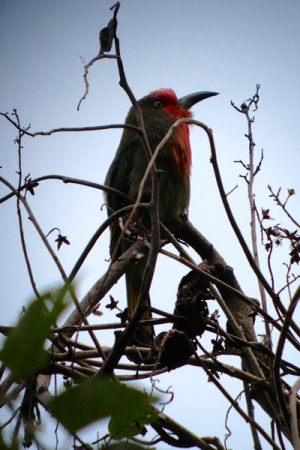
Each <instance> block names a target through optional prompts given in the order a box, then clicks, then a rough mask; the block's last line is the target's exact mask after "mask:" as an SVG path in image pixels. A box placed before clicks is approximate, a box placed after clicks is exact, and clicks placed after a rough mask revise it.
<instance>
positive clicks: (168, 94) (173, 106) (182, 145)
mask: <svg viewBox="0 0 300 450" xmlns="http://www.w3.org/2000/svg"><path fill="white" fill-rule="evenodd" d="M152 95H153V96H154V97H155V98H156V99H157V100H158V101H160V102H161V103H162V105H163V109H164V110H165V111H167V112H168V113H169V114H171V115H172V116H173V117H174V118H175V119H176V120H177V119H182V118H191V117H192V113H191V111H189V110H188V109H185V108H182V106H181V105H180V103H178V99H177V96H176V94H175V92H174V91H173V89H159V90H158V91H154V92H152ZM174 136H175V139H174V141H173V146H172V148H171V151H172V153H173V157H174V160H175V161H176V164H177V166H178V167H180V169H181V170H182V172H183V173H184V174H185V175H187V176H189V175H190V172H191V165H192V153H191V146H190V136H189V126H188V124H186V123H182V124H180V125H179V126H178V127H177V129H176V130H175V132H174Z"/></svg>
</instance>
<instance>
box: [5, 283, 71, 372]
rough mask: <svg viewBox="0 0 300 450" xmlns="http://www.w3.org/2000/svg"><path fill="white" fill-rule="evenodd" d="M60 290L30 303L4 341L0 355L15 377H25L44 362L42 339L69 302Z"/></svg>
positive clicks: (43, 340)
mask: <svg viewBox="0 0 300 450" xmlns="http://www.w3.org/2000/svg"><path fill="white" fill-rule="evenodd" d="M61 292H62V291H61V290H57V291H54V292H49V293H47V294H45V295H43V296H42V297H41V298H39V299H35V300H34V301H33V302H32V303H30V305H29V306H28V308H27V310H26V312H25V313H24V314H23V315H22V316H21V318H20V320H19V323H18V325H17V326H16V327H15V328H14V329H13V330H12V331H11V332H10V334H9V335H8V337H7V339H6V340H5V342H4V345H3V348H2V350H1V351H0V358H1V359H2V360H3V362H4V364H5V365H6V366H7V367H8V368H9V369H11V371H12V373H13V375H14V376H15V377H16V378H22V377H26V376H28V375H30V374H32V373H33V372H35V371H36V370H38V369H41V368H42V367H43V366H44V365H45V364H46V362H47V353H46V351H45V349H44V344H45V340H46V339H47V337H48V336H49V334H50V330H51V327H52V326H53V325H55V323H56V321H57V319H58V317H59V315H60V314H61V312H62V311H63V310H64V309H65V307H66V306H67V303H68V302H67V300H66V299H65V298H63V296H62V295H61Z"/></svg>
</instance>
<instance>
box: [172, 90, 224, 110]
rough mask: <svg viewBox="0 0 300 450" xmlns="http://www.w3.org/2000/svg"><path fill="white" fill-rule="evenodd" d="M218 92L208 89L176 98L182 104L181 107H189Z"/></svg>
mask: <svg viewBox="0 0 300 450" xmlns="http://www.w3.org/2000/svg"><path fill="white" fill-rule="evenodd" d="M218 94H219V92H210V91H202V92H194V93H193V94H189V95H185V96H184V97H182V98H180V99H179V100H178V103H179V104H180V106H182V108H185V109H190V108H191V107H192V106H193V105H195V104H196V103H198V102H201V101H202V100H205V99H206V98H209V97H213V96H214V95H218Z"/></svg>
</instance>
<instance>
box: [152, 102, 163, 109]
mask: <svg viewBox="0 0 300 450" xmlns="http://www.w3.org/2000/svg"><path fill="white" fill-rule="evenodd" d="M154 106H156V108H162V107H163V104H162V102H160V101H159V100H157V101H156V102H154Z"/></svg>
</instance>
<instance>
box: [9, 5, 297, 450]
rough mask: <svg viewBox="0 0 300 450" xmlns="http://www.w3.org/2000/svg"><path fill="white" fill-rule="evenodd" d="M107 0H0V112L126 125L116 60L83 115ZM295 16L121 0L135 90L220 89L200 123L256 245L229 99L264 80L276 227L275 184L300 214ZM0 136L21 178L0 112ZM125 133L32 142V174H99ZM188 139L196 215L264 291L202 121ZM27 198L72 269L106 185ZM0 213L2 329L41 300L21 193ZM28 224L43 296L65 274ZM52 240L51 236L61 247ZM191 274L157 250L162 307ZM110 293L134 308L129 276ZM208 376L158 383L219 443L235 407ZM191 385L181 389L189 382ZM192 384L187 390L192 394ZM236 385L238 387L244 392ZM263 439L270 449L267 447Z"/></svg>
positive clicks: (181, 373)
mask: <svg viewBox="0 0 300 450" xmlns="http://www.w3.org/2000/svg"><path fill="white" fill-rule="evenodd" d="M112 4H113V2H110V1H106V0H98V1H96V0H89V1H79V0H52V1H51V2H50V1H43V0H0V42H1V44H0V61H1V71H0V111H2V112H12V110H13V108H17V110H18V112H19V115H20V119H21V122H22V124H23V126H28V125H29V124H30V125H31V129H32V131H39V130H48V129H51V128H55V127H61V126H85V125H89V126H91V125H102V124H110V123H122V122H123V121H124V118H125V116H126V113H127V111H128V108H129V106H130V102H129V100H128V98H127V97H126V95H125V93H124V92H123V91H122V89H121V88H120V87H119V85H118V73H117V69H116V64H115V62H114V61H113V60H105V61H102V62H98V63H97V65H95V66H94V67H92V69H91V71H90V75H89V82H90V92H89V96H88V98H87V99H86V100H85V101H84V102H83V103H82V105H81V109H80V111H79V112H78V111H77V110H76V107H77V104H78V101H79V99H80V97H81V96H82V94H83V92H84V85H83V78H82V74H83V64H82V58H84V59H85V61H86V62H87V61H89V60H90V59H91V58H92V57H94V56H95V55H96V54H97V53H98V51H99V43H98V32H99V30H100V29H101V28H103V27H104V26H106V24H107V22H108V21H109V20H110V18H111V12H110V11H109V7H110V6H112ZM299 17H300V3H299V1H298V0H288V1H286V2H283V1H279V0H252V1H251V2H250V1H246V0H226V1H225V0H190V1H184V2H183V1H179V0H164V1H161V0H151V1H146V0H123V1H122V2H121V8H120V11H119V15H118V21H119V25H118V35H119V38H120V40H121V51H122V56H123V61H124V65H125V70H126V74H127V78H128V82H129V84H130V86H131V88H132V90H133V91H134V94H135V95H136V97H137V98H140V97H142V96H143V95H145V94H147V93H149V92H150V91H152V90H154V89H157V88H160V87H170V88H173V89H174V90H175V91H176V93H177V95H178V96H183V95H186V94H189V93H192V92H195V91H199V90H213V91H217V92H219V93H220V95H219V96H218V97H214V98H212V99H209V100H206V101H205V102H203V103H201V104H199V105H197V106H195V107H194V108H193V112H194V117H195V119H199V120H201V121H203V122H205V123H206V124H207V125H208V126H209V127H211V128H212V129H213V131H214V136H215V139H216V145H217V151H218V157H219V163H220V167H221V171H222V176H223V179H224V183H225V187H226V190H227V191H230V190H231V189H232V188H234V187H235V186H236V185H238V188H237V189H236V190H235V191H234V192H233V193H232V194H231V196H230V202H231V205H232V208H233V210H234V212H235V214H236V217H237V221H238V223H239V225H240V227H241V229H242V230H243V232H244V234H245V236H246V237H247V240H248V242H249V236H250V233H249V231H250V230H249V209H248V205H247V195H246V186H245V183H244V182H243V180H242V178H240V177H239V174H243V170H242V168H241V166H240V165H238V164H235V163H234V162H233V161H234V160H244V161H245V162H246V161H247V140H246V139H245V136H244V134H245V132H246V123H245V119H244V117H243V116H242V115H240V114H239V113H237V112H236V111H235V110H234V109H233V108H232V107H231V106H230V101H231V100H233V101H234V102H235V103H236V104H237V105H240V104H241V103H242V102H243V101H244V100H245V99H247V98H248V97H250V96H252V95H253V94H254V93H255V89H256V84H257V83H259V84H261V90H260V95H261V99H260V103H259V109H258V111H257V112H256V119H255V123H254V137H255V141H256V151H257V161H258V160H259V157H260V151H261V149H263V150H264V160H263V166H262V170H261V172H260V173H259V175H258V176H257V180H256V187H255V190H256V199H257V203H258V205H259V206H263V207H271V216H272V217H275V218H276V223H277V222H280V221H281V220H283V216H282V215H281V213H280V212H279V211H278V209H276V206H275V205H274V204H272V203H271V202H270V200H269V197H268V194H269V192H268V190H267V185H268V184H271V185H272V187H273V188H274V189H275V190H276V189H278V188H279V187H282V190H283V191H286V189H287V188H294V189H295V190H296V192H297V193H298V197H293V198H292V199H291V200H290V203H289V206H290V209H291V212H292V213H293V214H294V215H295V216H298V217H299V213H300V207H299V191H300V189H299V167H300V137H299V118H298V108H299V103H300V98H299V97H300V95H299V80H300V62H299V48H300V27H299ZM0 133H1V134H0V135H1V142H0V165H1V166H2V169H1V173H2V176H4V177H6V178H7V179H8V180H9V181H10V182H11V183H13V184H14V185H15V186H17V182H18V179H17V175H16V170H17V147H16V146H15V145H14V144H13V140H14V138H15V136H16V131H15V130H14V129H13V127H12V126H11V125H9V124H8V122H7V121H5V120H4V119H3V118H0ZM120 135H121V131H119V130H108V131H103V132H92V133H81V134H79V133H69V134H59V135H54V136H50V137H36V138H34V139H31V138H26V139H24V142H23V146H24V148H23V154H22V157H23V174H24V175H27V174H28V173H30V174H31V177H32V178H34V177H38V176H41V175H50V174H62V175H67V176H72V177H78V178H82V179H87V180H90V181H95V182H98V183H103V181H104V178H105V174H106V171H107V169H108V167H109V164H110V162H111V160H112V158H113V156H114V152H115V150H116V148H117V146H118V142H119V139H120ZM191 141H192V150H193V171H192V190H191V192H192V194H191V205H190V219H191V221H192V222H193V223H194V224H195V226H196V227H198V228H199V229H200V231H201V232H202V233H203V234H204V235H205V236H206V237H207V238H208V239H209V240H210V241H211V242H212V243H213V244H214V245H215V247H216V248H217V249H218V250H219V251H220V253H221V254H222V256H223V257H224V258H225V260H226V261H227V263H228V264H230V265H232V266H233V267H234V269H235V273H236V275H237V277H238V279H239V281H240V283H241V285H242V288H243V289H244V290H245V292H246V293H247V294H248V295H249V296H253V297H258V296H259V294H258V289H257V284H256V281H255V278H254V277H253V275H252V273H251V271H250V270H249V268H248V265H247V263H246V259H245V257H244V255H243V253H242V251H241V250H240V248H239V245H238V243H237V241H236V239H235V237H234V234H233V232H232V230H231V228H230V225H229V224H228V222H227V219H226V216H225V214H224V212H223V209H222V205H221V201H220V199H219V196H218V193H217V189H216V186H215V180H214V176H213V172H212V168H211V166H210V162H209V158H210V155H209V147H208V143H207V139H206V137H205V136H204V135H203V132H201V131H200V130H197V129H195V128H194V129H193V130H192V135H191ZM6 193H7V189H6V188H5V187H3V186H0V196H3V195H4V194H6ZM29 200H30V205H31V207H32V209H33V211H34V213H35V214H36V216H37V219H38V220H39V222H40V224H41V226H42V228H43V230H44V232H45V233H47V232H48V231H50V230H51V229H52V228H53V227H59V228H60V229H61V232H62V234H63V235H67V236H68V239H69V240H70V242H71V245H70V246H68V247H66V246H65V247H64V248H62V249H61V250H60V252H59V256H60V258H61V260H62V262H63V264H64V267H65V269H66V271H67V272H68V271H69V270H71V268H72V267H73V264H74V263H75V261H76V259H77V258H78V256H79V254H80V252H81V250H82V248H83V246H84V245H85V244H86V243H87V242H88V240H89V238H90V236H91V235H92V233H93V232H94V231H95V230H96V228H97V227H98V226H99V224H100V223H101V222H102V221H103V220H104V218H105V211H104V210H103V211H102V210H101V209H100V207H101V204H102V203H103V196H102V194H101V193H99V191H93V190H91V189H87V188H83V187H78V186H71V185H64V184H62V183H59V182H56V181H46V182H43V183H41V184H40V186H39V188H38V189H37V191H36V195H35V196H34V197H30V198H29ZM0 213H1V222H0V225H1V240H0V255H1V259H0V265H1V267H0V270H1V272H0V273H1V287H2V300H1V303H0V317H1V324H5V325H9V324H11V323H12V322H14V321H15V320H16V318H17V316H18V314H19V313H20V311H21V308H22V306H23V305H25V304H26V303H27V302H28V300H29V299H30V298H32V292H31V288H30V283H29V280H28V276H27V272H26V268H25V264H24V258H23V255H22V252H21V251H20V238H19V232H18V225H17V216H16V203H15V200H10V201H8V202H6V203H5V204H1V210H0ZM24 220H25V222H26V214H24ZM25 233H26V238H27V239H28V246H29V253H30V258H31V261H32V268H33V271H34V276H35V278H36V281H37V285H38V288H39V289H40V290H41V291H43V289H45V288H47V287H49V286H53V285H55V284H57V283H58V282H59V274H58V273H57V270H56V268H55V266H54V265H53V263H52V261H51V260H50V258H49V256H48V255H47V253H46V251H45V250H44V248H43V246H42V244H41V243H40V240H39V238H38V237H37V236H36V233H35V231H34V230H33V227H32V225H31V224H30V223H27V222H26V223H25ZM55 237H56V236H55V235H54V234H53V235H51V236H50V238H49V239H50V241H51V243H53V244H54V240H55ZM108 254H109V252H108V236H105V237H104V238H103V239H102V240H101V242H99V243H98V244H97V246H96V248H95V249H94V250H93V252H92V254H91V255H90V257H89V259H88V261H87V263H86V264H85V266H84V268H83V269H82V271H81V272H80V275H79V282H78V292H79V295H82V294H83V293H84V292H86V290H87V289H88V288H89V287H90V286H91V285H92V283H93V282H94V281H95V280H96V279H97V278H98V277H99V276H100V275H101V274H102V273H103V271H104V270H105V268H106V267H107V258H108ZM282 267H283V266H282V262H281V261H280V262H278V267H277V269H278V279H279V280H280V282H279V283H278V286H277V287H278V288H279V286H280V283H283V280H284V271H283V270H282ZM280 272H281V273H280ZM185 273H186V269H184V268H182V267H178V266H177V264H174V263H170V262H169V261H167V260H166V259H164V258H160V260H159V264H158V269H157V276H156V277H155V280H154V285H153V289H152V302H153V305H154V306H157V307H160V308H162V309H165V310H167V311H170V312H172V310H173V306H174V300H175V295H176V289H177V285H178V282H179V280H180V278H181V276H182V275H183V274H185ZM265 273H266V275H267V272H265ZM114 292H115V295H116V296H117V298H118V299H119V300H120V302H121V304H123V306H125V304H124V291H123V284H122V283H119V284H118V286H117V288H116V289H115V291H114ZM162 292H163V295H162ZM213 308H217V306H212V309H213ZM106 314H107V313H106ZM107 317H108V316H107V315H106V316H104V319H103V320H110V321H112V320H113V318H114V316H113V314H112V315H111V317H110V319H107ZM234 362H235V361H234ZM235 363H236V362H235ZM199 373H200V372H199V369H198V370H194V369H190V368H184V369H180V370H178V371H176V372H174V373H171V374H168V375H167V376H165V377H164V378H163V381H162V384H163V386H161V387H168V386H169V385H173V387H174V390H175V392H176V396H175V400H174V402H173V404H172V405H171V406H170V407H169V409H168V410H167V411H166V412H167V413H169V414H170V415H172V414H173V415H174V418H175V419H176V420H178V421H180V422H181V423H182V424H184V425H185V426H190V427H191V428H192V429H193V431H194V432H195V433H197V434H198V435H199V436H201V435H207V434H210V435H217V436H219V438H220V439H221V440H222V439H223V438H224V435H225V433H226V430H225V426H224V411H226V409H227V407H228V405H227V404H226V403H224V405H223V404H222V403H221V402H219V396H218V394H217V393H215V391H214V389H213V388H212V387H211V386H210V385H209V384H208V383H207V382H206V378H205V377H202V378H203V379H201V380H202V381H201V383H202V384H201V383H200V384H199V383H195V384H193V383H192V380H195V378H197V379H198V378H199ZM222 378H224V383H225V384H226V383H227V385H229V384H228V380H225V377H222ZM182 384H183V385H184V389H182V390H180V389H179V386H180V385H182ZM187 386H191V387H190V388H189V389H190V390H191V392H188V394H187ZM234 389H235V392H236V393H238V392H239V391H240V390H241V389H242V388H241V387H240V386H238V387H234ZM197 397H198V401H196V402H195V399H196V398H197ZM191 400H192V401H191ZM202 403H204V404H205V407H204V406H203V405H202ZM197 405H198V406H197ZM202 414H203V415H204V417H202ZM258 414H260V412H259V411H258ZM231 417H232V420H230V425H231V427H232V432H233V435H232V437H231V439H230V441H229V443H228V445H229V447H232V448H234V449H238V448H241V444H242V443H244V442H245V436H250V435H249V434H248V433H249V432H248V431H247V429H246V427H245V426H244V425H243V424H242V425H241V421H239V420H237V417H236V415H235V413H232V416H231ZM240 430H243V433H240ZM245 433H246V434H245ZM249 439H250V437H249ZM162 448H165V446H163V447H162ZM244 448H245V447H244ZM264 448H266V449H268V448H269V447H268V446H267V444H266V446H265V447H264Z"/></svg>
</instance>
